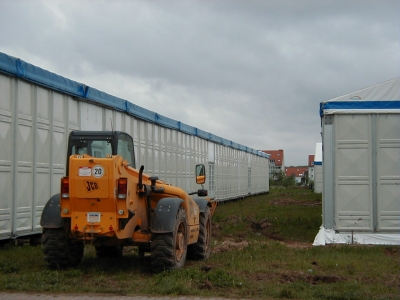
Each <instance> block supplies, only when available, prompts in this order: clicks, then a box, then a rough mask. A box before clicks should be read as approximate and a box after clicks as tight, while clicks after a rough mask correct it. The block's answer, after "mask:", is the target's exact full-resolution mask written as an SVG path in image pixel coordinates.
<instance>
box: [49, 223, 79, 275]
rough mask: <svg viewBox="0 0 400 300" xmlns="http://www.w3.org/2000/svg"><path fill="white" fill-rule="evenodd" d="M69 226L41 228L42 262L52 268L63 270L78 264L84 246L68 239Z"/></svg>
mask: <svg viewBox="0 0 400 300" xmlns="http://www.w3.org/2000/svg"><path fill="white" fill-rule="evenodd" d="M68 235H69V226H64V227H61V228H43V234H42V251H43V253H44V260H45V261H46V262H47V263H48V265H49V267H52V268H64V267H68V266H75V265H77V264H79V263H80V261H81V259H82V256H83V250H84V245H83V242H82V241H77V240H73V239H70V238H69V236H68Z"/></svg>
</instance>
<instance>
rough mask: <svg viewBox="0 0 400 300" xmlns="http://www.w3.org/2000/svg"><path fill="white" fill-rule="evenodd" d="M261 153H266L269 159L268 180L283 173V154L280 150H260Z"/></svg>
mask: <svg viewBox="0 0 400 300" xmlns="http://www.w3.org/2000/svg"><path fill="white" fill-rule="evenodd" d="M262 152H264V153H267V154H269V155H271V156H270V158H269V178H274V176H275V174H276V173H278V172H281V171H284V170H283V168H284V166H285V164H284V153H283V150H282V149H279V150H262Z"/></svg>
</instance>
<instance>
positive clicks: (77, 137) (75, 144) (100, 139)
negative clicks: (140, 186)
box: [66, 131, 135, 176]
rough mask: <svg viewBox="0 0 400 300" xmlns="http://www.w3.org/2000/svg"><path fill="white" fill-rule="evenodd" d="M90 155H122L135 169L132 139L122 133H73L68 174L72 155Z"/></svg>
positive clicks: (69, 150)
mask: <svg viewBox="0 0 400 300" xmlns="http://www.w3.org/2000/svg"><path fill="white" fill-rule="evenodd" d="M84 154H87V155H90V156H92V157H97V158H106V157H107V156H109V155H121V156H122V157H123V158H124V159H125V160H127V161H128V163H129V164H130V166H132V167H133V168H135V154H134V148H133V139H132V137H131V136H130V135H129V134H127V133H125V132H121V131H72V132H71V133H70V135H69V141H68V155H67V173H66V175H67V176H68V173H69V170H68V169H69V162H68V160H69V157H70V156H71V155H84Z"/></svg>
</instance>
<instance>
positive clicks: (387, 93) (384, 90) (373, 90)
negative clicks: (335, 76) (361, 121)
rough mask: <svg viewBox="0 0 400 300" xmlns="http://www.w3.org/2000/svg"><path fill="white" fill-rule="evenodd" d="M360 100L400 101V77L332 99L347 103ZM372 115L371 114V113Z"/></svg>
mask: <svg viewBox="0 0 400 300" xmlns="http://www.w3.org/2000/svg"><path fill="white" fill-rule="evenodd" d="M354 97H357V98H356V99H360V100H364V101H365V100H400V77H397V78H394V79H391V80H388V81H385V82H382V83H379V84H375V85H373V86H370V87H367V88H364V89H361V90H358V91H355V92H352V93H349V94H346V95H343V96H340V97H337V98H333V99H330V100H328V101H326V102H331V101H346V100H351V99H352V98H354ZM369 113H371V112H369Z"/></svg>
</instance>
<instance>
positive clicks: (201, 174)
mask: <svg viewBox="0 0 400 300" xmlns="http://www.w3.org/2000/svg"><path fill="white" fill-rule="evenodd" d="M205 182H206V167H204V165H196V183H197V184H204V183H205Z"/></svg>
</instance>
